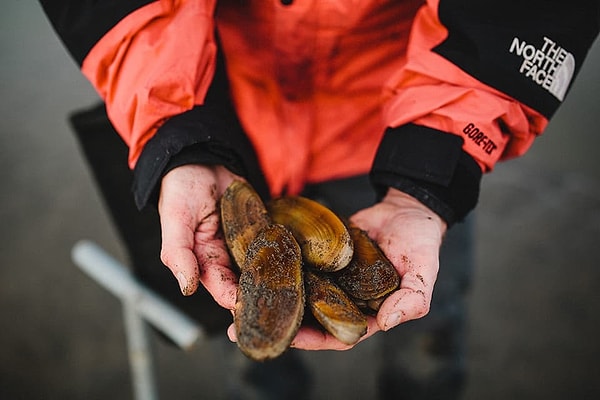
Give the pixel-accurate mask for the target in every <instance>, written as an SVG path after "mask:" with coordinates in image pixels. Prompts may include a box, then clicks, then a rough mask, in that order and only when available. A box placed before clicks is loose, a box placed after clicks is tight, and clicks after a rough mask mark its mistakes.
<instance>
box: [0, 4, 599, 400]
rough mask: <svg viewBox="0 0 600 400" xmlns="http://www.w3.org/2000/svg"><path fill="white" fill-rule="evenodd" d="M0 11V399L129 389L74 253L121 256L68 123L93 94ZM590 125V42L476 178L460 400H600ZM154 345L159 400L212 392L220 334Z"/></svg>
mask: <svg viewBox="0 0 600 400" xmlns="http://www.w3.org/2000/svg"><path fill="white" fill-rule="evenodd" d="M0 18H1V24H0V30H1V32H2V34H1V35H0V55H1V57H2V62H1V63H0V88H1V97H0V182H2V189H1V190H0V319H1V321H2V322H1V326H2V327H1V328H0V398H2V399H84V398H85V399H96V398H98V399H99V398H111V399H127V398H130V397H131V387H130V376H129V366H128V360H127V352H126V342H125V334H124V331H123V324H122V317H121V315H122V314H121V313H122V312H121V307H120V303H119V302H118V300H116V299H115V298H114V297H113V296H112V295H110V294H109V293H107V292H106V291H104V289H102V288H100V287H99V286H98V285H97V284H96V283H94V282H93V281H92V280H91V279H90V278H88V277H87V276H86V275H84V274H83V273H82V272H80V270H79V269H78V268H76V267H75V266H74V264H73V262H72V261H71V258H70V251H71V248H72V246H73V245H74V244H75V243H76V242H77V241H78V240H79V239H82V238H88V239H92V240H94V241H95V242H97V243H98V244H100V245H101V246H102V247H104V248H105V249H106V250H108V251H109V252H110V253H112V254H113V255H114V256H115V257H117V258H118V259H121V260H122V259H124V257H123V254H124V253H123V249H122V247H121V245H120V243H119V242H118V240H117V238H116V234H115V231H114V228H113V227H112V226H111V224H110V222H109V220H108V216H107V214H106V212H105V210H104V209H103V205H102V202H101V200H100V197H99V193H98V192H97V190H96V188H95V187H94V184H93V182H92V178H91V175H90V172H89V170H88V169H87V165H86V164H85V160H84V159H83V158H82V155H81V153H80V150H79V148H78V144H77V142H76V140H75V137H74V136H73V132H72V131H71V130H70V128H69V126H68V125H67V119H66V118H67V115H68V114H69V113H70V112H72V111H73V110H75V109H79V108H81V107H86V106H89V105H92V104H94V103H95V102H96V101H97V97H96V95H95V93H94V92H93V90H92V89H91V87H90V86H89V84H88V83H87V81H85V79H84V78H83V77H82V76H81V75H80V73H79V70H78V68H77V67H76V65H75V64H74V63H73V62H72V60H71V59H70V57H69V56H68V55H67V53H66V52H65V51H64V49H63V48H62V45H61V44H60V42H59V41H58V39H57V38H56V36H55V35H54V33H53V31H52V30H51V28H50V26H49V24H48V23H47V21H46V19H45V17H44V15H43V13H42V11H41V9H40V7H39V5H38V4H37V3H36V2H31V1H18V0H5V1H4V2H3V12H2V15H1V16H0ZM599 126H600V44H599V43H598V42H597V43H596V44H595V46H594V47H593V48H592V50H591V52H590V54H589V56H588V59H587V64H586V65H584V67H583V69H582V71H581V73H580V75H579V78H578V80H577V81H576V83H575V85H574V87H573V89H572V91H571V94H570V96H569V97H568V98H567V100H566V101H565V103H564V105H563V107H562V108H561V109H560V110H559V112H558V113H557V114H556V117H555V118H554V120H553V121H552V122H551V124H550V126H549V128H548V130H547V131H546V133H545V134H544V135H543V136H542V137H541V138H539V139H538V141H537V143H536V145H534V147H533V149H532V150H531V151H530V152H529V153H528V154H527V155H526V156H525V157H523V158H521V159H519V160H515V161H511V162H508V163H505V164H501V165H499V166H498V167H497V169H496V171H495V172H494V173H492V174H490V175H488V176H486V177H485V179H484V182H483V190H482V194H481V200H480V205H479V208H478V212H477V214H476V237H477V243H476V249H477V252H476V257H477V270H476V274H475V285H474V287H473V290H472V292H471V295H470V298H469V299H470V310H471V318H470V323H469V348H468V363H469V371H470V380H469V384H468V389H467V395H466V398H467V399H505V398H511V399H546V400H549V399H565V398H574V399H592V398H600V380H598V377H599V376H600V361H599V357H600V344H599V342H598V341H599V338H600V291H599V289H600V262H599V261H600V180H599V179H600V161H599V158H598V151H599V149H600V130H599V129H598V127H599ZM153 345H154V350H155V355H156V362H157V375H158V381H159V387H160V391H161V394H163V395H164V396H163V397H165V398H178V399H203V398H219V397H220V396H222V394H223V392H222V389H221V388H220V386H219V382H221V380H222V379H223V376H224V375H223V374H225V373H226V371H223V370H222V369H219V368H214V367H213V366H215V365H219V363H218V360H219V359H220V357H221V356H222V354H221V352H222V351H223V347H224V346H228V344H227V343H226V341H225V342H222V341H218V342H213V341H207V342H203V343H201V344H200V345H199V346H198V347H197V348H195V349H194V350H192V351H190V352H182V351H179V350H176V349H174V348H172V347H170V346H167V345H165V344H164V343H163V342H162V341H158V340H157V341H155V342H153ZM320 356H321V357H323V362H324V363H327V362H328V361H327V359H328V353H327V352H324V353H322V354H321V355H320ZM357 362H358V361H357ZM360 362H362V363H364V364H366V362H365V361H364V360H362V361H360ZM334 368H337V369H336V370H335V371H333V369H334ZM336 374H337V375H336ZM344 374H346V372H345V371H344V367H343V366H342V367H340V366H332V371H331V375H327V374H324V376H320V377H319V379H320V381H319V382H320V383H319V384H320V385H322V387H324V388H326V389H324V390H323V391H320V392H319V393H321V394H317V395H315V396H317V397H316V398H339V397H342V396H344V397H346V398H364V399H368V398H369V393H370V391H371V390H372V386H371V385H372V379H371V378H369V377H368V371H365V375H364V376H363V377H362V378H361V376H355V377H352V376H351V374H352V372H347V374H348V375H344ZM335 376H338V377H339V376H348V378H349V379H336V382H335V384H331V383H328V382H327V380H328V379H331V378H332V377H335ZM350 393H351V395H350ZM318 396H321V397H318Z"/></svg>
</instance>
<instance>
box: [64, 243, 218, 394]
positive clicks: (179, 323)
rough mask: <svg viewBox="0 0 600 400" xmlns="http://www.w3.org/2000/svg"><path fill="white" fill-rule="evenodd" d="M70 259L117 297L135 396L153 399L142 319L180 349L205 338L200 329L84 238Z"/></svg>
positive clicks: (147, 347)
mask: <svg viewBox="0 0 600 400" xmlns="http://www.w3.org/2000/svg"><path fill="white" fill-rule="evenodd" d="M72 259H73V261H74V262H75V264H76V265H77V266H79V268H80V269H81V270H83V271H84V272H85V273H87V274H88V275H89V276H90V277H91V278H92V279H94V280H95V281H96V282H97V283H99V284H100V285H101V286H103V287H104V288H105V289H106V290H108V291H109V292H111V293H112V294H113V295H115V296H116V297H117V298H119V299H120V300H121V302H122V304H123V318H124V323H125V331H126V335H127V344H128V349H129V363H130V367H131V371H132V379H133V381H134V382H133V389H134V395H135V398H136V399H138V400H154V399H157V398H158V391H157V389H156V383H155V379H154V371H153V362H152V352H151V350H150V346H149V338H148V333H147V326H146V322H148V323H151V324H152V325H153V326H154V327H155V328H156V329H158V330H160V331H161V332H162V333H164V334H165V335H166V336H167V337H169V338H170V339H171V340H172V341H173V343H175V344H176V345H177V346H179V347H180V348H182V349H184V350H187V349H190V348H191V347H192V346H194V345H195V344H196V343H197V342H199V341H200V340H203V339H204V338H205V337H206V333H205V332H204V329H203V328H202V327H201V326H199V325H198V324H197V323H196V322H195V321H194V320H192V319H191V318H189V317H188V316H187V315H185V314H184V313H182V312H181V311H179V310H178V309H177V308H175V307H173V306H172V305H171V304H170V303H168V302H167V301H165V300H164V299H162V298H161V297H160V296H158V295H157V294H156V293H155V292H153V291H151V290H149V289H148V288H147V287H145V286H144V285H143V284H142V283H141V282H139V281H138V280H137V279H135V277H134V276H133V275H132V274H131V273H130V272H129V270H128V269H127V268H126V267H125V266H124V265H122V264H121V263H119V262H118V261H117V260H116V259H114V258H113V257H111V256H110V255H109V254H108V253H106V252H105V251H104V250H102V249H101V248H100V247H99V246H98V245H96V244H95V243H93V242H90V241H85V240H84V241H80V242H78V243H76V244H75V246H74V247H73V250H72Z"/></svg>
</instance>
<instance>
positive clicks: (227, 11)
mask: <svg viewBox="0 0 600 400" xmlns="http://www.w3.org/2000/svg"><path fill="white" fill-rule="evenodd" d="M437 6H438V2H437V1H429V2H427V3H426V4H424V3H423V2H422V1H415V0H412V1H397V0H385V1H382V0H377V1H376V0H370V1H349V0H340V1H320V0H304V1H297V2H294V3H293V4H292V5H291V6H284V5H282V4H281V2H280V1H278V0H272V1H264V0H263V1H251V0H248V1H244V2H240V1H234V0H222V1H219V2H218V5H217V6H216V11H215V1H201V0H180V1H175V0H172V1H168V0H161V1H156V2H154V3H152V4H150V5H148V6H145V7H143V8H141V9H139V10H137V11H135V12H134V13H132V14H130V15H129V16H128V17H126V18H125V19H123V20H122V21H121V22H120V23H119V24H118V25H117V26H116V27H115V28H113V29H112V30H111V31H110V32H108V34H107V35H105V36H104V37H103V39H102V40H101V41H100V42H99V43H98V44H97V45H96V46H95V47H94V48H93V49H92V51H91V52H90V54H89V55H88V57H87V58H86V60H85V61H84V65H83V72H84V73H85V75H86V76H87V77H88V78H89V79H90V81H91V82H92V83H93V84H94V86H95V87H96V88H97V89H98V91H99V93H100V94H101V96H102V97H103V98H104V99H105V101H106V103H107V107H108V113H109V117H110V118H111V120H112V122H113V124H114V125H115V127H116V129H117V130H118V131H119V133H120V134H121V135H122V136H123V138H124V140H125V141H126V142H127V143H128V144H129V146H130V158H129V160H130V165H131V166H132V167H133V166H134V165H135V162H136V160H137V158H138V157H139V155H140V153H141V150H142V149H143V146H144V144H145V143H146V142H147V141H148V139H149V138H151V137H152V135H153V134H154V132H155V131H156V129H157V128H158V127H159V126H160V124H161V123H162V122H164V120H165V119H166V118H169V117H171V116H173V115H176V114H179V113H181V112H184V111H186V110H189V109H190V108H192V107H193V106H194V105H195V104H202V102H203V101H204V96H205V94H206V91H207V89H208V87H209V85H210V81H211V79H212V76H213V72H214V65H215V49H216V47H215V41H214V37H213V31H214V28H215V27H216V28H217V31H218V33H219V36H220V39H221V45H222V50H223V52H224V55H225V59H226V65H227V68H228V74H229V78H230V81H231V87H232V94H233V100H234V105H235V107H236V110H237V112H238V114H239V116H240V119H241V122H242V125H243V126H244V128H245V130H246V132H247V133H248V136H249V137H250V139H251V141H252V142H253V144H254V145H255V148H256V150H257V153H258V157H259V160H260V162H261V166H262V167H263V170H264V172H265V175H266V178H267V181H268V183H269V185H270V188H271V191H272V194H273V195H277V194H280V193H281V192H282V191H283V190H284V189H287V190H288V191H289V192H290V193H298V192H299V191H300V190H301V189H302V187H303V185H304V184H305V183H306V182H318V181H323V180H327V179H332V178H341V177H344V176H350V175H354V174H359V173H366V172H368V170H369V169H370V167H371V163H372V160H373V157H374V154H375V151H376V149H377V146H378V144H379V142H380V140H381V137H382V135H383V132H384V130H385V129H386V127H388V126H399V125H402V124H406V123H409V122H413V123H416V124H420V125H424V126H428V127H431V128H435V129H438V130H442V131H445V132H448V133H450V134H455V135H459V136H461V137H463V138H464V139H465V144H464V149H465V150H466V151H467V152H468V153H469V154H471V155H472V156H473V157H474V158H475V159H476V160H477V162H478V163H479V165H480V166H481V168H482V169H483V170H484V171H488V170H491V169H492V168H493V165H494V164H495V163H496V162H497V161H498V160H499V159H502V158H507V157H512V156H516V155H519V154H522V153H523V152H525V151H526V149H527V148H528V147H529V145H530V144H531V142H532V140H533V138H534V137H535V136H536V135H537V134H539V133H540V132H541V131H542V130H543V128H544V127H545V125H546V123H547V121H546V119H544V118H543V117H542V116H541V115H540V114H538V113H536V112H534V111H533V110H531V109H529V108H527V107H525V106H523V105H522V104H520V103H518V102H516V101H515V100H513V99H511V98H509V97H508V96H505V95H504V94H502V93H500V92H498V91H496V90H494V89H493V88H490V87H488V86H486V85H484V84H482V83H481V82H479V81H477V80H475V79H474V78H472V77H470V76H469V75H467V74H466V73H464V72H463V71H462V70H460V69H459V68H457V67H456V66H455V65H453V64H452V63H450V62H448V61H447V60H446V59H444V58H442V57H440V56H439V55H437V54H436V53H434V52H432V51H431V49H432V48H433V47H434V46H435V45H436V44H438V43H440V42H441V41H442V40H443V39H444V38H445V37H446V35H447V32H446V30H445V28H444V27H443V26H442V24H441V23H440V21H439V19H438V16H437ZM419 8H420V10H419V12H418V15H417V16H416V18H415V13H416V12H417V10H418V9H419ZM413 22H414V23H413ZM411 29H412V30H411ZM409 33H410V41H409ZM407 48H408V52H407ZM215 134H218V132H216V133H215Z"/></svg>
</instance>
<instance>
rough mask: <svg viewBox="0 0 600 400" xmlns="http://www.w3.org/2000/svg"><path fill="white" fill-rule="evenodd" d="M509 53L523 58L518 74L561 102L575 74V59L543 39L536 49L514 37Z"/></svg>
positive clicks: (562, 49)
mask: <svg viewBox="0 0 600 400" xmlns="http://www.w3.org/2000/svg"><path fill="white" fill-rule="evenodd" d="M509 51H510V52H511V53H513V54H516V55H517V56H519V57H522V58H523V62H522V63H521V67H520V68H519V72H520V73H521V74H523V75H525V77H527V78H529V79H531V80H532V81H534V82H535V83H537V84H538V85H540V86H541V87H543V88H544V89H546V90H547V91H548V92H550V93H551V94H552V95H553V96H554V97H556V98H557V99H558V100H560V101H562V100H563V99H564V97H565V93H566V92H567V89H568V88H569V84H570V83H571V78H573V73H574V72H575V58H574V57H573V55H572V54H571V53H569V52H568V51H566V50H565V49H564V48H562V47H560V46H559V45H558V44H557V43H556V42H554V41H552V40H550V39H548V38H547V37H544V40H543V42H542V43H540V44H538V46H537V47H536V46H535V45H533V44H531V43H527V42H525V41H524V40H521V39H519V38H518V37H515V38H514V39H513V41H512V43H511V45H510V49H509Z"/></svg>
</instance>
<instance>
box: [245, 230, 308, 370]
mask: <svg viewBox="0 0 600 400" xmlns="http://www.w3.org/2000/svg"><path fill="white" fill-rule="evenodd" d="M303 315H304V283H303V271H302V256H301V254H300V247H299V246H298V244H297V243H296V241H295V240H294V238H293V236H292V234H291V233H290V232H289V231H288V230H287V229H286V228H285V227H283V226H281V225H277V224H272V225H268V226H266V227H265V228H264V229H262V230H261V231H260V233H259V234H258V236H257V237H256V238H255V239H254V240H253V241H252V242H251V243H250V246H249V248H248V253H247V257H246V262H245V264H244V265H243V266H242V269H241V273H240V279H239V286H238V293H237V302H236V307H235V314H234V324H235V329H236V333H237V344H238V347H239V348H240V350H241V351H242V352H243V353H244V354H245V355H247V356H248V357H250V358H252V359H254V360H257V361H262V360H266V359H271V358H275V357H277V356H279V355H280V354H281V353H283V352H284V351H285V350H286V349H287V348H288V347H289V345H290V343H291V342H292V339H293V338H294V336H296V333H297V332H298V329H299V328H300V324H301V322H302V317H303Z"/></svg>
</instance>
